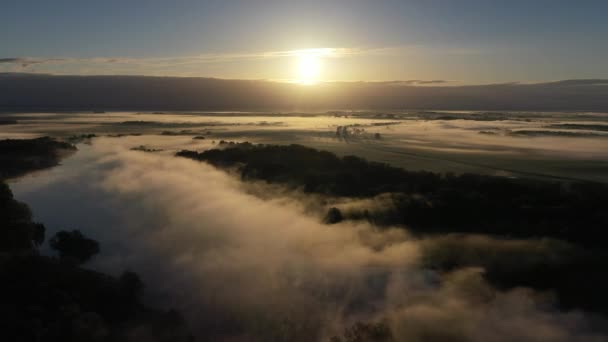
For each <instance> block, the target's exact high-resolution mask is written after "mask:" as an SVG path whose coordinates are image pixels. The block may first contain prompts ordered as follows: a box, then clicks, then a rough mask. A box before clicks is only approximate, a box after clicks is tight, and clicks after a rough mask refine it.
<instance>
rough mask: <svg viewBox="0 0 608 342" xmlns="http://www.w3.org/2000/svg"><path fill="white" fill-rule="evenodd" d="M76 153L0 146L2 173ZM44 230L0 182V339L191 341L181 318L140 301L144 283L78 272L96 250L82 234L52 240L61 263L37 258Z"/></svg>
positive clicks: (47, 142) (132, 277)
mask: <svg viewBox="0 0 608 342" xmlns="http://www.w3.org/2000/svg"><path fill="white" fill-rule="evenodd" d="M72 149H73V146H72V145H69V144H64V143H60V142H57V141H54V140H52V139H50V138H43V139H33V140H22V141H16V140H11V141H0V158H1V160H2V163H0V174H1V175H3V176H6V175H10V176H16V175H22V174H24V173H27V172H29V171H33V170H37V169H39V168H44V167H49V166H52V165H55V164H56V163H57V162H58V155H59V152H60V150H72ZM44 239H45V227H44V225H42V224H40V223H36V222H33V221H32V213H31V211H30V209H29V208H28V206H27V205H26V204H24V203H21V202H19V201H17V200H15V198H14V197H13V194H12V192H11V190H10V188H9V187H8V185H7V184H6V183H5V182H4V181H3V180H2V179H0V340H2V341H57V342H59V341H61V342H77V341H190V340H191V336H190V334H189V332H188V330H187V329H186V325H185V323H184V320H183V319H182V317H181V316H180V315H179V314H178V313H177V312H175V311H167V312H164V311H159V310H155V309H151V308H148V307H146V306H145V305H144V304H142V302H141V299H140V298H141V294H142V291H143V283H142V282H141V280H140V279H139V277H138V276H137V274H135V273H133V272H130V271H126V272H124V273H123V274H122V275H121V276H120V277H111V276H109V275H106V274H103V273H99V272H96V271H92V270H87V269H84V268H81V267H80V265H81V264H82V263H84V262H86V261H87V260H89V259H90V258H92V257H93V256H94V255H95V254H97V253H98V252H99V244H98V243H97V242H96V241H94V240H92V239H89V238H87V237H85V236H84V235H83V234H82V233H81V232H80V231H77V230H76V231H60V232H58V233H57V234H56V235H54V236H53V237H52V238H51V239H50V245H51V248H52V249H54V250H55V251H56V252H57V254H58V257H53V256H45V255H41V254H40V253H39V251H38V247H39V246H40V245H41V244H42V243H43V242H44Z"/></svg>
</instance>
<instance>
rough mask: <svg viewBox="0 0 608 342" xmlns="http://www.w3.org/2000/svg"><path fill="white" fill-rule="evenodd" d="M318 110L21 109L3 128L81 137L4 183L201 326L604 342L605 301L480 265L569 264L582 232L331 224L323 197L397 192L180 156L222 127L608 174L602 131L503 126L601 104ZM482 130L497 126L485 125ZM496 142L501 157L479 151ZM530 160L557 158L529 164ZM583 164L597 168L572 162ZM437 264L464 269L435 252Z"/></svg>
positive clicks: (285, 335) (484, 164) (311, 334)
mask: <svg viewBox="0 0 608 342" xmlns="http://www.w3.org/2000/svg"><path fill="white" fill-rule="evenodd" d="M311 115H312V116H310V115H279V116H276V115H275V116H273V115H268V116H257V115H248V114H217V115H216V114H212V113H210V114H208V115H191V114H179V113H177V114H176V115H166V114H145V113H142V114H134V113H107V114H106V113H103V114H52V113H40V114H20V115H12V116H10V117H11V118H14V119H17V121H18V123H17V124H16V125H8V126H6V127H7V129H6V130H4V134H6V137H24V136H28V134H29V137H33V136H36V135H45V134H51V135H53V136H56V137H58V138H62V139H66V140H68V141H69V140H70V139H72V140H73V141H75V142H77V146H78V148H79V151H78V152H76V153H75V154H74V155H73V156H71V157H69V158H67V159H65V160H64V161H63V162H62V164H61V165H60V166H57V167H55V168H53V169H50V170H48V171H41V172H38V173H35V174H33V175H29V176H25V177H24V178H21V179H18V180H16V181H13V182H11V188H12V189H13V191H14V193H15V196H16V198H17V199H19V200H22V201H24V202H26V203H27V204H28V205H30V206H31V208H32V210H33V212H34V216H35V218H36V220H38V221H41V222H44V223H45V225H47V229H48V230H49V233H53V232H56V231H58V230H60V229H76V228H77V229H80V230H82V231H83V232H85V233H86V234H87V235H88V236H90V237H92V238H94V239H96V240H98V241H99V242H100V244H101V246H102V252H101V254H100V255H99V256H97V257H96V258H94V259H93V260H92V262H91V263H90V265H89V267H92V268H94V269H97V270H100V271H103V272H107V273H109V274H120V272H122V271H123V270H125V269H128V270H135V271H137V273H138V274H140V276H141V277H142V280H143V282H144V283H145V284H146V295H145V298H144V299H145V301H146V302H147V303H150V304H151V305H156V306H159V307H166V308H169V307H171V308H175V309H177V310H179V311H180V312H181V313H182V314H183V315H184V317H185V318H186V321H187V323H188V326H189V328H190V329H191V331H192V332H193V334H194V335H195V336H197V338H201V339H202V340H206V339H208V340H214V341H252V340H254V341H270V340H275V341H312V340H319V341H327V340H330V338H332V337H334V338H336V336H342V335H343V334H344V332H345V331H351V333H353V332H354V331H357V330H356V329H363V328H361V326H358V325H357V324H362V323H363V324H372V328H369V326H366V327H367V328H366V329H373V324H382V326H385V327H387V329H389V330H390V334H391V336H392V337H391V338H392V339H393V340H396V341H444V340H463V341H521V340H526V341H602V340H604V338H605V336H606V335H605V333H606V332H605V331H604V330H603V328H601V327H602V326H604V324H605V319H604V318H602V316H601V315H597V314H596V313H593V312H586V311H585V310H583V309H578V308H570V309H566V310H564V309H560V306H559V301H560V300H559V298H557V296H556V294H555V293H553V292H552V291H551V290H534V289H531V288H529V287H526V286H517V287H511V288H497V287H496V286H494V285H492V284H490V283H489V282H488V281H487V279H486V277H485V273H486V270H485V267H497V266H496V265H505V266H498V267H499V268H500V267H507V268H512V267H515V268H517V267H519V266H515V265H518V264H519V265H523V266H522V267H524V268H525V267H528V266H529V265H536V264H537V263H538V264H543V263H548V264H549V265H562V264H564V265H565V264H567V263H568V259H567V258H568V255H570V254H571V253H579V252H578V249H579V247H577V246H576V245H571V244H569V243H567V242H562V241H558V240H554V239H549V238H542V237H539V238H531V239H514V238H504V237H498V236H485V235H479V234H455V235H454V234H443V235H442V234H440V235H428V236H425V235H422V236H421V235H419V234H411V232H410V230H409V229H408V227H404V226H394V227H380V226H377V225H375V224H373V223H372V222H367V221H365V220H344V221H342V222H340V223H337V224H332V225H328V224H326V223H324V222H323V216H324V215H325V213H326V211H327V210H328V208H330V207H337V208H339V209H340V210H341V211H342V212H343V213H344V214H345V215H347V214H348V213H349V212H357V211H358V210H362V209H366V210H371V211H374V210H384V209H386V208H388V206H390V205H391V203H390V201H388V198H390V197H383V196H377V197H373V198H367V199H360V198H348V197H334V196H326V195H320V194H314V193H307V192H304V191H302V190H301V189H293V188H287V187H284V186H281V185H277V184H269V183H266V182H244V181H243V180H241V179H240V178H239V177H238V175H237V174H235V173H234V172H230V171H224V170H221V169H217V168H215V167H213V166H211V165H208V164H206V163H200V162H197V161H193V160H188V159H185V158H178V157H175V156H174V153H175V152H177V151H180V150H183V149H190V150H198V151H204V150H209V149H216V148H220V149H221V148H228V147H224V145H221V146H220V144H219V142H220V140H223V139H237V140H238V141H245V140H248V141H252V142H263V143H279V144H283V143H284V141H285V140H288V141H297V142H298V143H301V144H305V145H309V146H313V147H317V148H324V149H328V150H330V151H335V152H337V153H339V154H342V155H344V154H356V155H360V156H364V157H368V158H371V159H372V160H374V159H376V160H382V161H387V162H389V163H393V164H394V165H399V166H402V167H405V168H408V167H409V168H412V169H413V170H417V169H426V165H428V164H429V163H432V164H435V167H436V169H437V170H441V172H455V173H460V172H462V170H476V171H481V172H484V173H487V174H492V175H499V176H501V177H505V176H506V177H511V178H519V177H532V178H538V179H549V180H551V179H561V178H564V179H568V178H584V177H590V178H594V179H599V180H604V181H605V178H603V170H604V168H605V164H603V163H604V160H605V158H606V150H607V149H605V147H606V143H607V142H608V140H606V139H608V138H606V137H603V136H588V137H568V136H562V137H556V136H548V137H544V136H538V137H518V136H513V135H510V134H509V132H511V131H513V130H517V129H535V130H536V129H537V128H538V129H541V130H542V129H546V130H547V131H551V130H553V128H551V129H549V128H544V127H546V126H547V125H548V124H549V123H552V124H555V123H556V122H576V123H577V124H580V123H579V122H581V121H582V122H592V123H593V124H594V125H596V126H600V125H602V122H603V120H604V116H603V115H602V114H577V115H580V116H582V118H579V119H577V118H575V117H576V115H574V116H573V115H572V114H560V113H553V114H550V115H549V114H539V115H540V116H541V117H540V118H539V117H538V115H537V114H514V115H517V116H518V117H527V118H534V119H532V120H531V121H530V120H528V121H518V120H508V121H502V120H501V121H485V120H482V121H479V120H468V119H467V118H469V116H470V115H472V114H471V113H465V114H462V113H460V114H458V113H456V114H454V113H443V114H441V113H440V114H403V115H404V116H403V117H400V116H397V117H395V115H394V113H393V114H391V115H392V117H390V118H389V117H387V118H382V117H374V115H375V114H369V113H366V114H360V115H359V116H357V115H348V117H336V116H335V115H334V114H330V115H325V114H311ZM412 115H415V116H420V117H417V118H413V117H412ZM423 115H431V117H430V118H429V117H425V118H424V119H423V118H422V117H423ZM436 115H441V116H446V115H448V116H450V115H460V116H462V115H465V116H466V117H465V118H463V117H457V118H455V119H454V118H447V117H443V118H437V119H434V117H433V116H436ZM473 115H475V114H474V113H473ZM338 127H348V128H347V129H346V130H345V131H342V128H340V129H338ZM585 128H589V127H585ZM600 128H601V127H600ZM486 130H492V131H494V132H497V133H496V134H480V133H478V131H486ZM336 132H340V133H341V135H338V134H337V133H336ZM376 133H379V134H380V139H377V138H376V137H377V136H376V135H375V134H376ZM87 134H94V136H93V137H88V136H87ZM597 134H600V135H601V134H603V133H601V131H600V132H598V133H597ZM201 136H204V139H203V138H200V137H201ZM196 137H199V138H196ZM400 148H401V149H400ZM490 154H492V155H495V156H496V155H504V157H503V158H504V159H500V158H497V157H495V158H496V159H487V158H486V156H488V155H490ZM471 158H473V159H471ZM472 160H476V162H473V161H472ZM514 160H515V161H517V162H513V161H514ZM557 160H559V161H560V163H557V162H556V161H557ZM507 163H509V164H511V165H510V166H509V167H508V168H506V169H502V167H503V166H504V165H506V164H507ZM529 163H537V164H536V165H541V164H547V165H549V166H547V167H546V169H544V170H543V172H536V173H534V174H528V172H529V171H527V169H526V166H525V165H527V164H529ZM579 163H587V165H589V169H588V170H586V171H585V172H578V171H577V172H573V171H572V169H571V168H572V167H574V166H575V165H579ZM544 172H546V173H544ZM43 252H44V253H51V251H50V250H49V249H48V247H43ZM441 260H455V262H456V265H461V266H457V267H455V268H452V269H450V270H447V271H445V270H440V269H436V268H434V267H430V266H429V265H430V264H433V263H436V262H442V261H441ZM531 267H532V266H531ZM551 267H553V266H551ZM357 327H359V328H357ZM364 328H365V327H364ZM349 329H350V330H349ZM377 329H380V328H377ZM344 336H346V338H348V333H347V334H346V335H344ZM363 336H368V335H363Z"/></svg>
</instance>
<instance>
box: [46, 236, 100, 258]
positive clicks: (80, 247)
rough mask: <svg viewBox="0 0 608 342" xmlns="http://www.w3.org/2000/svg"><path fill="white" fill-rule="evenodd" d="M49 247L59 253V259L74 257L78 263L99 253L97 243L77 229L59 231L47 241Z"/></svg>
mask: <svg viewBox="0 0 608 342" xmlns="http://www.w3.org/2000/svg"><path fill="white" fill-rule="evenodd" d="M49 243H50V245H51V248H53V249H54V250H56V251H57V252H58V253H59V257H60V258H61V259H66V260H68V259H74V260H76V261H78V262H79V263H84V262H86V261H88V260H90V259H91V258H92V257H93V256H94V255H95V254H98V253H99V243H98V242H97V241H95V240H92V239H89V238H86V237H85V236H84V235H82V233H81V232H80V231H78V230H73V231H71V232H68V231H64V230H62V231H60V232H58V233H57V234H55V236H53V237H52V238H51V240H50V241H49Z"/></svg>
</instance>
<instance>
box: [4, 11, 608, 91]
mask: <svg viewBox="0 0 608 342" xmlns="http://www.w3.org/2000/svg"><path fill="white" fill-rule="evenodd" d="M0 9H1V10H0V42H2V44H1V45H0V58H5V59H6V60H5V61H8V59H9V58H19V59H15V62H14V63H11V62H4V63H0V71H18V72H50V73H62V74H150V75H176V76H212V77H224V78H245V79H249V78H251V79H260V78H262V79H278V80H283V79H290V78H292V76H293V74H294V68H296V67H294V63H296V62H295V61H293V59H294V58H297V57H294V56H292V55H289V54H288V56H283V55H281V57H276V56H275V55H273V56H275V57H270V58H269V57H264V58H260V56H267V55H268V53H271V54H272V53H276V52H284V51H291V50H299V49H308V48H336V49H338V48H339V49H344V50H341V51H349V53H346V54H343V55H336V56H333V57H332V58H327V59H326V60H323V71H322V72H321V77H320V78H321V80H339V81H357V80H363V81H381V80H395V79H400V80H409V79H425V80H430V79H443V80H449V81H453V82H460V83H493V82H512V81H524V82H534V81H547V80H557V79H572V78H607V77H608V62H606V61H608V43H607V42H608V20H607V19H606V17H607V16H608V1H585V0H582V1H560V0H557V1H545V0H537V1H490V0H487V1H466V0H462V1H448V0H446V1H433V0H430V1H429V0H427V1H392V0H386V1H382V0H378V1H357V0H342V1H314V0H313V1H289V0H283V1H272V0H271V1H258V0H249V1H229V0H224V1H135V0H132V1H116V0H106V1H86V0H80V1H66V0H55V1H12V2H9V3H5V4H3V5H2V6H1V7H0ZM201 56H214V58H213V61H210V59H209V58H203V59H202V61H201V59H200V57H201ZM225 56H231V57H230V58H223V57H225ZM235 56H238V58H234V57H235ZM24 58H28V59H29V61H30V62H32V63H22V62H20V61H22V59H24ZM197 58H198V59H197ZM49 59H51V60H49ZM53 59H55V60H53ZM117 61H119V63H117ZM34 62H35V63H34Z"/></svg>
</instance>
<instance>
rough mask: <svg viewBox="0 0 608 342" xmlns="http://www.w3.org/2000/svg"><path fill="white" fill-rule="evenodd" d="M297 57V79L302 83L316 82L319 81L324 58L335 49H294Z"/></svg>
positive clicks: (294, 54)
mask: <svg viewBox="0 0 608 342" xmlns="http://www.w3.org/2000/svg"><path fill="white" fill-rule="evenodd" d="M292 53H293V56H295V57H296V58H297V65H296V75H297V78H296V81H297V82H298V83H301V84H315V83H317V82H318V81H319V79H320V76H321V71H322V66H323V58H324V57H329V56H331V55H332V54H333V49H331V48H322V49H305V50H294V51H292Z"/></svg>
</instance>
